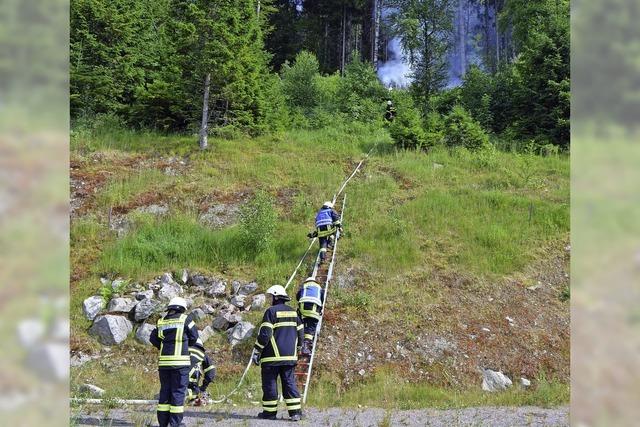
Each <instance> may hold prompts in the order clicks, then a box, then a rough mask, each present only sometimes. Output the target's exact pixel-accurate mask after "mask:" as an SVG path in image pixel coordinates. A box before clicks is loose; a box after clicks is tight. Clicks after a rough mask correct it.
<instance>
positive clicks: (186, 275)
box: [180, 268, 189, 285]
mask: <svg viewBox="0 0 640 427" xmlns="http://www.w3.org/2000/svg"><path fill="white" fill-rule="evenodd" d="M180 280H182V284H183V285H186V284H187V281H188V280H189V272H188V271H187V269H186V268H185V269H183V270H182V277H181V278H180Z"/></svg>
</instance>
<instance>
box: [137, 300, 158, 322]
mask: <svg viewBox="0 0 640 427" xmlns="http://www.w3.org/2000/svg"><path fill="white" fill-rule="evenodd" d="M159 305H160V303H159V302H157V301H155V300H152V299H143V300H142V301H140V302H139V303H138V304H137V305H136V308H135V312H134V319H135V320H136V322H140V321H142V320H145V319H146V318H148V317H149V316H151V315H152V314H153V312H154V311H155V310H156V309H157V308H158V307H159Z"/></svg>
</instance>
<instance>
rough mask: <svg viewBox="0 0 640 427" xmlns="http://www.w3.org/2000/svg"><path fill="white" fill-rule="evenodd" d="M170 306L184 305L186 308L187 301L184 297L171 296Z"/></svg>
mask: <svg viewBox="0 0 640 427" xmlns="http://www.w3.org/2000/svg"><path fill="white" fill-rule="evenodd" d="M168 307H182V308H184V309H185V310H186V309H187V301H186V300H185V299H184V298H182V297H173V298H171V301H169V305H168Z"/></svg>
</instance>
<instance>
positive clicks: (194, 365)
mask: <svg viewBox="0 0 640 427" xmlns="http://www.w3.org/2000/svg"><path fill="white" fill-rule="evenodd" d="M189 353H190V354H191V370H190V371H189V388H191V389H194V390H195V391H196V393H198V392H201V391H205V390H206V389H207V387H208V386H209V384H210V383H211V382H212V381H213V380H214V378H215V377H216V367H215V366H214V365H213V363H212V361H211V359H210V358H209V356H207V354H206V353H205V352H204V347H203V346H201V345H195V346H194V347H189ZM200 378H203V380H202V385H200V384H199V383H200Z"/></svg>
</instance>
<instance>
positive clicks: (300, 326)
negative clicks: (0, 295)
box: [296, 325, 304, 331]
mask: <svg viewBox="0 0 640 427" xmlns="http://www.w3.org/2000/svg"><path fill="white" fill-rule="evenodd" d="M302 328H304V325H298V327H297V328H296V329H297V330H298V331H299V330H300V329H302Z"/></svg>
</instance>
